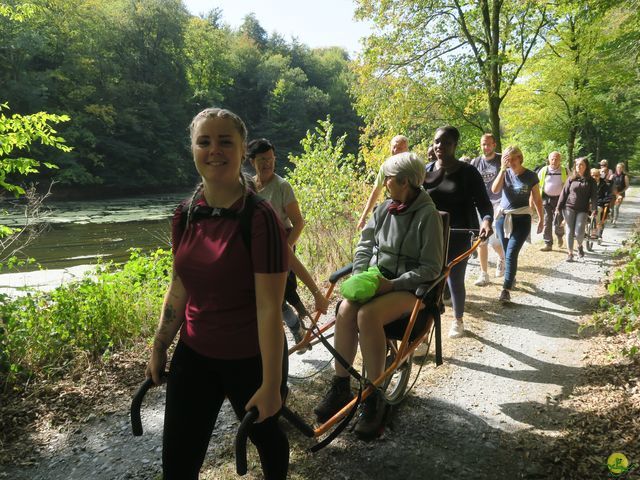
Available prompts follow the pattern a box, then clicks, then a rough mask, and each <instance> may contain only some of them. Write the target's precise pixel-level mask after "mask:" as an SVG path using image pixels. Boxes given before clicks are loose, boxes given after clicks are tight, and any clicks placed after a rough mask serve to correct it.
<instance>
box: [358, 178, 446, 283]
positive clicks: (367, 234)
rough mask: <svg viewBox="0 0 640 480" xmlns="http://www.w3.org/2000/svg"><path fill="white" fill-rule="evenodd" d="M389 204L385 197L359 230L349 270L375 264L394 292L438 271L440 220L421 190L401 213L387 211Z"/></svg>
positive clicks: (441, 247) (441, 248)
mask: <svg viewBox="0 0 640 480" xmlns="http://www.w3.org/2000/svg"><path fill="white" fill-rule="evenodd" d="M390 203H391V200H387V201H385V202H383V203H382V204H381V205H379V206H378V207H377V208H376V210H375V211H374V212H373V215H372V216H371V218H370V219H369V222H368V223H367V225H366V226H365V227H364V230H362V236H361V237H360V241H359V242H358V246H357V247H356V253H355V256H354V259H353V273H354V274H355V273H360V272H363V271H365V270H367V269H368V268H369V267H370V266H373V265H378V267H379V268H380V270H381V271H383V272H385V271H386V272H389V274H390V278H388V280H391V282H392V283H393V290H394V291H398V290H409V291H414V290H415V289H416V288H418V287H419V286H420V285H422V284H424V283H427V282H429V281H431V280H433V279H435V278H436V277H437V276H438V275H439V274H440V273H441V271H442V265H443V262H444V245H443V243H444V242H443V238H442V237H443V234H442V220H441V219H440V214H439V213H438V211H437V210H436V207H435V205H434V203H433V200H431V197H430V196H429V194H428V193H427V192H425V191H424V190H423V189H420V193H419V194H418V197H417V198H416V199H415V200H414V201H413V203H412V204H411V205H410V206H409V208H408V209H407V210H406V211H405V212H402V213H401V214H398V215H392V214H390V213H389V212H388V206H389V204H390ZM385 276H386V275H385Z"/></svg>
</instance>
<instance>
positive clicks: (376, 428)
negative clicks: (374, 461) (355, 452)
mask: <svg viewBox="0 0 640 480" xmlns="http://www.w3.org/2000/svg"><path fill="white" fill-rule="evenodd" d="M387 409H388V405H387V404H386V402H385V401H384V398H383V397H382V394H381V393H380V392H379V391H376V392H375V393H373V394H372V395H370V396H369V397H367V399H366V400H365V401H364V402H362V408H361V412H360V416H359V417H358V423H357V424H356V428H355V430H354V431H355V432H356V435H357V436H358V438H360V439H361V440H373V439H374V438H376V437H379V436H380V435H381V434H382V432H383V430H384V424H385V420H386V418H387Z"/></svg>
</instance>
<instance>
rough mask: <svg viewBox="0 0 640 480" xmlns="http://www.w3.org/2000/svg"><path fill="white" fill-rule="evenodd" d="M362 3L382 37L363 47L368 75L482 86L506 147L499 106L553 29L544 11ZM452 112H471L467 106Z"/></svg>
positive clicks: (398, 0) (447, 1)
mask: <svg viewBox="0 0 640 480" xmlns="http://www.w3.org/2000/svg"><path fill="white" fill-rule="evenodd" d="M358 3H359V7H358V10H357V15H358V17H359V18H362V19H369V20H371V21H373V22H374V23H375V25H376V26H377V27H378V28H377V31H378V32H379V33H375V34H373V35H371V36H370V37H369V38H368V39H367V41H366V44H365V53H364V58H363V62H364V63H366V64H370V65H371V67H370V69H369V70H368V71H366V72H367V73H368V74H369V75H372V76H374V77H376V78H380V77H381V76H387V75H390V76H394V75H396V76H398V77H399V78H401V79H411V80H412V81H414V82H419V83H422V84H430V83H432V84H433V83H439V82H443V81H444V82H446V84H447V86H453V82H452V80H454V79H455V78H466V79H468V80H467V83H468V84H471V85H473V84H476V83H477V84H479V85H482V88H483V90H484V94H485V107H486V108H485V109H486V111H487V117H488V118H487V124H488V125H489V126H490V130H491V131H492V132H493V134H494V136H495V137H496V140H497V143H498V146H500V137H501V133H502V132H501V125H500V107H501V105H502V102H503V101H504V99H505V97H506V96H507V94H508V93H509V91H510V90H511V88H512V87H513V85H514V84H515V82H516V80H517V79H518V78H519V76H520V73H521V71H522V68H523V67H524V65H525V63H526V61H527V60H528V59H529V56H530V55H531V53H532V52H533V51H534V48H535V47H536V44H537V43H538V41H539V38H540V34H541V32H543V30H544V28H545V27H546V25H547V24H548V22H549V15H548V12H547V7H546V4H545V3H542V2H537V1H534V0H528V1H519V0H481V1H479V2H475V1H461V0H420V1H416V0H359V2H358ZM450 72H453V73H454V74H455V75H454V77H453V78H452V76H451V75H450ZM451 108H452V109H457V110H462V112H465V111H466V106H462V105H457V106H456V105H455V104H454V105H451ZM467 117H468V116H462V117H461V118H456V120H466V119H467ZM474 121H475V122H476V123H477V120H474ZM478 126H482V127H484V125H481V124H480V125H478ZM482 130H484V128H482Z"/></svg>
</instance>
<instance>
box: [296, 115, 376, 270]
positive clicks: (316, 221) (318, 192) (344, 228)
mask: <svg viewBox="0 0 640 480" xmlns="http://www.w3.org/2000/svg"><path fill="white" fill-rule="evenodd" d="M332 135H333V125H332V124H331V121H330V119H329V118H327V120H324V121H318V126H317V127H316V128H315V130H314V131H313V132H312V131H308V132H307V136H306V137H305V138H304V139H302V141H301V142H300V144H301V145H302V149H303V153H302V154H301V155H299V156H293V155H291V156H289V161H290V162H291V163H293V164H294V165H295V169H294V170H293V171H289V172H288V174H287V179H288V181H289V183H291V186H292V187H293V189H294V191H295V192H296V197H297V199H298V202H299V204H300V210H301V211H302V214H303V215H304V218H305V221H306V226H305V229H304V231H303V233H302V236H301V237H300V240H299V241H298V244H297V248H298V255H299V256H301V258H302V259H303V262H304V263H305V265H306V266H307V268H309V270H310V271H311V272H312V274H313V275H314V276H315V277H316V278H326V276H328V274H329V273H331V272H333V271H334V270H335V269H337V268H340V267H342V266H344V265H345V264H347V263H349V262H351V261H352V260H353V249H354V247H355V244H356V242H357V240H358V238H359V234H360V232H359V231H357V229H356V223H357V218H358V216H359V214H360V211H361V210H362V208H363V206H364V204H365V202H366V198H367V194H368V193H369V189H370V187H369V186H367V185H366V184H365V182H364V181H362V180H361V178H360V174H359V173H358V169H357V161H356V158H355V157H354V156H353V155H351V154H344V144H345V139H346V135H343V136H341V137H339V138H338V139H337V140H336V141H335V143H334V141H333V140H332Z"/></svg>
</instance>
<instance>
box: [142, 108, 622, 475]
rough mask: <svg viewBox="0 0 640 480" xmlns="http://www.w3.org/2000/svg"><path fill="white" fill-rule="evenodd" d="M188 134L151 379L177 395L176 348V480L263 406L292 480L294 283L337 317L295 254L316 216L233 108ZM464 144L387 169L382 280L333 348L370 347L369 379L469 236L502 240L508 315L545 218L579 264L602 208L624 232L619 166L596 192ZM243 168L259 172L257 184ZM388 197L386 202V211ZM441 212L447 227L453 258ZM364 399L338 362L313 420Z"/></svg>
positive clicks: (376, 232)
mask: <svg viewBox="0 0 640 480" xmlns="http://www.w3.org/2000/svg"><path fill="white" fill-rule="evenodd" d="M190 134H191V151H192V155H193V161H194V164H195V169H196V170H197V172H198V174H199V176H200V179H201V183H200V184H199V185H198V187H197V188H196V189H195V191H194V193H193V195H192V196H191V197H190V198H189V199H187V200H185V201H184V202H182V203H181V204H180V205H179V206H178V207H177V208H176V210H175V214H174V216H173V222H172V249H173V273H172V276H171V281H170V284H169V287H168V289H167V293H166V295H165V298H164V302H163V307H162V311H161V314H160V321H159V325H158V328H157V330H156V333H155V336H154V341H153V347H152V352H151V357H150V360H149V363H148V366H147V372H146V375H147V376H148V377H150V378H152V379H153V382H154V383H155V384H158V385H159V384H161V383H163V382H164V373H165V368H166V366H167V363H168V362H167V360H168V353H167V351H168V349H169V347H170V345H172V343H173V342H174V340H175V338H176V337H179V338H178V341H177V345H176V347H175V350H174V352H173V356H172V360H171V362H170V367H169V372H168V376H167V378H166V382H167V391H166V407H165V418H164V431H163V453H162V468H163V478H164V479H165V480H170V479H187V480H188V479H197V478H198V476H199V471H200V469H201V467H202V464H203V462H204V458H205V455H206V452H207V447H208V444H209V439H210V437H211V434H212V432H213V429H214V426H215V423H216V419H217V416H218V414H219V411H220V408H221V405H222V403H223V401H224V399H225V398H227V399H229V401H230V403H231V405H232V407H233V409H234V411H235V413H236V415H237V416H238V418H241V417H242V416H243V415H244V413H245V412H246V411H248V410H249V409H251V408H254V407H255V408H257V410H258V413H259V417H258V420H257V423H255V424H254V425H253V426H252V427H251V430H250V433H249V437H250V439H251V441H252V442H253V443H254V444H255V445H256V447H257V450H258V454H259V456H260V462H261V465H262V470H263V473H264V478H266V479H267V480H274V479H284V478H286V476H287V472H288V467H289V444H288V440H287V436H286V434H285V432H284V431H283V430H282V429H281V427H280V425H279V422H278V420H277V416H278V412H279V411H280V410H281V407H282V404H283V397H284V396H285V395H286V391H287V389H286V381H287V372H288V355H287V349H286V340H285V335H284V330H283V322H286V325H287V326H288V328H289V329H290V330H291V333H292V336H293V338H294V340H295V341H296V342H299V340H300V339H301V338H302V335H303V334H304V332H305V329H304V318H305V317H306V316H307V315H308V313H307V310H306V308H305V306H304V304H303V303H302V301H301V299H300V296H299V295H298V293H297V279H296V277H298V278H299V279H300V280H301V281H302V283H304V284H305V285H306V286H307V288H309V290H310V292H311V295H312V296H313V298H314V301H315V310H316V311H320V312H323V313H324V312H326V310H327V308H328V301H327V299H326V298H325V297H324V296H323V294H322V292H321V291H320V289H319V288H318V286H317V285H316V283H315V282H314V279H313V278H312V276H311V275H310V274H309V272H308V271H307V269H306V268H305V267H304V265H303V264H302V263H301V262H300V260H299V259H298V258H297V257H296V255H295V252H294V249H295V245H296V243H297V241H298V239H299V238H300V235H301V234H302V232H303V229H304V219H303V214H302V212H301V211H300V207H299V204H298V202H297V200H296V197H295V194H294V192H293V189H292V188H291V186H290V185H289V183H288V182H287V181H286V180H285V179H283V178H282V177H280V176H279V175H277V174H276V173H275V162H276V148H275V146H274V145H273V144H272V143H271V142H269V140H267V139H256V140H253V141H251V142H249V141H248V132H247V128H246V126H245V124H244V122H243V121H242V119H240V117H238V116H237V115H236V114H234V113H232V112H230V111H228V110H225V109H221V108H208V109H205V110H203V111H202V112H200V113H198V114H197V115H196V116H195V117H194V118H193V120H192V122H191V124H190ZM459 140H460V133H459V131H458V130H457V129H456V128H454V127H451V126H445V127H442V128H439V129H437V130H436V132H435V134H434V138H433V144H432V146H431V147H430V149H429V151H428V159H427V160H428V161H427V162H426V163H425V161H423V160H422V159H421V158H420V157H419V156H418V155H416V154H415V153H412V152H410V151H409V142H408V140H407V138H406V137H404V136H396V137H394V138H393V139H392V141H391V156H390V157H389V158H387V159H386V160H385V161H384V162H383V164H382V166H381V167H380V170H379V172H378V176H377V178H376V183H375V186H374V188H373V191H372V192H371V195H370V196H369V199H368V201H367V204H366V206H365V208H364V211H363V213H362V215H361V216H360V218H359V220H358V223H357V226H358V228H359V229H361V234H360V240H359V242H358V244H357V247H356V249H355V254H354V259H353V275H359V274H361V273H363V272H365V271H368V270H369V269H370V268H371V267H376V269H377V270H376V271H378V272H380V275H379V278H378V279H377V282H376V286H375V287H374V291H373V292H371V295H370V297H369V298H367V299H365V300H354V299H349V298H345V299H344V300H343V301H342V302H341V303H340V305H339V307H338V308H337V313H336V320H335V332H334V347H335V350H336V351H337V352H338V353H339V354H340V356H341V357H342V358H343V359H344V360H346V362H347V363H350V364H352V363H353V361H354V359H355V356H356V353H357V350H358V346H359V347H360V350H361V354H362V360H363V365H364V370H365V372H366V376H367V378H372V379H375V378H378V377H379V376H380V374H381V373H382V372H383V370H384V369H385V361H386V358H385V356H386V353H385V351H386V350H385V348H386V338H385V331H384V327H385V326H386V325H388V324H389V323H391V322H393V321H395V320H396V319H398V318H399V317H401V316H402V315H404V314H407V313H409V312H411V310H412V309H413V307H414V304H415V301H416V300H415V294H414V292H415V291H416V289H417V288H418V287H419V286H420V285H424V284H426V283H429V282H431V281H434V280H435V279H437V278H438V277H439V276H440V274H441V272H442V266H443V264H444V263H445V261H446V262H449V261H451V260H452V259H454V258H457V257H460V256H461V254H463V253H464V252H467V251H468V250H469V249H470V245H471V237H470V235H469V232H470V231H474V232H476V234H477V235H479V236H480V237H483V238H487V239H489V241H488V242H486V243H484V244H482V245H481V247H480V249H479V262H480V267H481V273H480V276H479V278H478V279H477V281H476V282H475V283H476V285H478V286H484V285H487V284H489V283H490V281H491V280H490V276H489V273H488V263H489V262H488V256H489V247H491V248H492V249H493V250H494V251H495V253H496V255H497V257H498V259H497V265H496V270H495V276H496V277H500V278H502V290H501V293H500V297H499V299H500V301H502V302H509V301H510V292H511V290H512V289H513V288H514V285H515V283H516V275H517V272H518V254H519V252H520V249H521V248H522V246H523V244H524V242H525V241H526V240H527V238H528V237H529V235H530V232H531V222H532V209H535V211H536V212H537V216H538V218H539V219H540V220H539V222H538V224H537V227H536V230H537V232H538V233H541V232H543V231H544V240H545V247H544V248H543V250H545V251H549V250H551V248H552V245H553V234H555V235H556V237H557V239H558V245H559V246H560V247H561V246H562V245H563V239H562V238H563V235H564V230H565V229H566V230H567V231H568V234H567V241H566V244H567V248H568V255H569V256H568V260H572V259H573V247H574V243H576V244H577V248H578V254H579V255H580V256H582V255H583V254H584V252H583V249H582V242H583V238H584V225H585V218H586V215H587V213H588V212H589V211H593V210H595V209H596V205H602V202H603V201H606V202H610V203H609V204H610V205H611V209H612V211H613V219H614V222H615V221H616V219H617V215H618V212H619V208H620V204H621V203H622V199H623V198H624V192H625V190H626V189H627V187H628V184H629V179H628V177H627V176H626V174H625V173H624V166H623V165H622V164H618V166H617V167H616V173H612V172H610V171H609V170H608V166H607V165H604V167H606V168H605V169H604V170H603V169H601V170H599V171H597V172H596V173H594V174H593V176H594V178H596V177H597V178H596V179H595V180H594V179H592V178H591V175H592V174H591V171H590V169H589V164H588V161H587V159H585V158H580V159H577V160H576V162H575V167H574V169H573V171H572V173H569V172H568V171H567V170H566V169H564V167H562V166H561V159H560V154H559V153H558V152H552V153H551V154H550V155H549V164H548V165H547V166H546V167H545V168H543V169H541V170H540V172H538V174H536V173H535V172H533V171H531V170H529V169H527V168H525V167H524V165H523V161H524V158H523V154H522V151H521V150H520V149H519V148H518V147H515V146H511V147H508V148H507V149H506V150H505V151H504V152H503V153H502V154H499V153H496V151H495V149H496V142H495V139H494V138H493V136H492V135H491V134H485V135H483V136H482V138H481V142H480V146H481V149H482V154H481V155H480V156H479V157H477V158H475V159H473V160H471V162H470V163H466V162H464V161H459V160H458V159H457V156H456V148H457V146H458V143H459ZM245 163H248V164H250V165H251V166H252V167H253V169H254V170H255V175H252V176H251V175H247V174H246V173H245V172H244V170H243V164H245ZM540 185H541V187H540ZM383 189H385V190H386V192H387V196H388V198H387V199H386V200H384V201H383V202H382V203H380V204H379V205H378V206H377V207H375V209H374V206H375V204H376V202H377V199H378V197H379V196H380V193H381V192H382V190H383ZM609 204H608V205H609ZM372 210H373V214H371V211H372ZM439 212H447V213H448V216H449V226H450V235H449V244H448V248H447V245H445V244H444V243H445V242H444V238H445V235H444V233H445V232H444V231H443V221H442V217H441V214H440V213H439ZM494 229H495V231H496V232H497V236H494V235H493V233H494ZM445 252H446V258H445ZM466 268H467V260H466V259H464V260H462V261H460V262H459V263H457V264H456V265H455V266H454V267H453V268H452V269H451V271H450V273H449V276H448V280H447V284H448V289H449V292H450V295H451V303H452V309H453V313H454V322H453V323H452V325H451V329H450V331H449V336H450V337H454V338H455V337H460V336H462V335H463V334H464V331H465V326H464V310H465V300H466V289H465V273H466ZM178 333H179V335H178ZM352 397H353V393H352V391H351V387H350V376H349V372H348V371H347V369H346V368H345V367H344V365H342V364H340V363H339V362H337V361H336V362H335V372H334V376H333V378H332V381H331V387H330V388H329V391H328V392H326V395H324V397H323V399H322V401H321V402H320V403H319V404H318V405H317V407H316V408H315V409H314V412H315V414H316V416H317V418H318V421H320V422H323V421H325V420H326V419H328V418H330V417H331V416H333V415H334V414H335V413H336V412H337V411H338V410H340V409H341V408H342V407H343V406H344V405H345V403H347V402H348V401H349V400H350V399H351V398H352ZM387 408H388V406H387V405H386V403H385V401H384V398H383V396H382V394H381V392H380V391H378V390H376V391H375V393H374V394H372V395H370V396H368V397H367V398H366V399H365V401H364V402H363V404H362V408H361V413H360V415H359V417H358V421H357V424H356V426H355V433H356V434H357V435H358V436H359V437H361V438H363V439H371V438H375V437H376V436H377V435H378V434H379V432H380V426H381V424H382V422H383V420H384V418H385V414H386V411H387Z"/></svg>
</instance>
